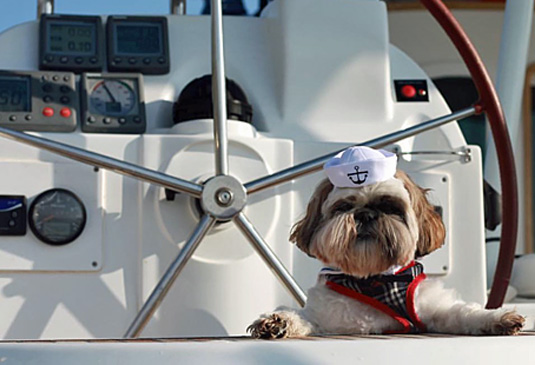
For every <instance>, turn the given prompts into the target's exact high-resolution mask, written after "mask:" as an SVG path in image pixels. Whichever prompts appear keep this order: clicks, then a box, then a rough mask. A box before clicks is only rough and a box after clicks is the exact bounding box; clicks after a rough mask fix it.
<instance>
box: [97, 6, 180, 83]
mask: <svg viewBox="0 0 535 365" xmlns="http://www.w3.org/2000/svg"><path fill="white" fill-rule="evenodd" d="M106 32H107V36H106V39H107V52H108V57H107V58H108V70H109V71H122V72H141V73H143V74H151V75H163V74H167V73H169V69H170V60H169V41H168V30H167V19H166V18H165V17H160V16H122V15H120V16H109V17H108V20H107V21H106Z"/></svg>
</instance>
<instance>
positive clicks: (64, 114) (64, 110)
mask: <svg viewBox="0 0 535 365" xmlns="http://www.w3.org/2000/svg"><path fill="white" fill-rule="evenodd" d="M59 114H61V116H62V117H63V118H68V117H70V116H71V114H72V112H71V110H70V109H69V108H62V109H61V110H60V111H59Z"/></svg>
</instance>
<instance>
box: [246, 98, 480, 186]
mask: <svg viewBox="0 0 535 365" xmlns="http://www.w3.org/2000/svg"><path fill="white" fill-rule="evenodd" d="M477 113H478V110H477V108H476V107H473V106H472V107H468V108H465V109H461V110H459V111H457V112H454V113H451V114H448V115H444V116H442V117H439V118H435V119H431V120H428V121H426V122H423V123H420V124H418V125H415V126H412V127H409V128H406V129H403V130H401V131H398V132H394V133H390V134H386V135H384V136H381V137H378V138H374V139H371V140H369V141H366V142H363V143H359V144H357V146H368V147H373V148H381V147H385V146H388V145H389V144H392V143H394V142H397V141H400V140H402V139H405V138H408V137H412V136H415V135H417V134H419V133H423V132H426V131H428V130H430V129H433V128H436V127H440V126H441V125H443V124H446V123H450V122H453V121H455V120H460V119H463V118H467V117H469V116H472V115H474V114H477ZM344 149H345V148H344ZM344 149H342V150H338V151H335V152H332V153H329V154H326V155H323V156H320V157H317V158H315V159H313V160H309V161H307V162H303V163H301V164H299V165H295V166H293V167H289V168H287V169H284V170H281V171H278V172H275V173H273V174H270V175H267V176H264V177H261V178H259V179H256V180H253V181H250V182H248V183H246V184H245V189H246V191H247V194H252V193H257V192H259V191H262V190H265V189H269V188H271V187H274V186H277V185H280V184H283V183H285V182H288V181H291V180H293V179H295V178H297V177H300V176H304V175H308V174H311V173H313V172H316V171H319V170H321V168H322V166H323V165H324V164H325V162H327V161H328V160H329V159H330V158H332V157H333V156H335V155H336V154H337V153H339V152H341V151H343V150H344Z"/></svg>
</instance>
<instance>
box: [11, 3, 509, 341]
mask: <svg viewBox="0 0 535 365" xmlns="http://www.w3.org/2000/svg"><path fill="white" fill-rule="evenodd" d="M211 1H212V2H211V4H212V75H213V77H212V90H213V92H212V97H213V101H214V103H213V104H214V144H215V171H216V173H215V176H213V177H212V178H210V179H208V180H207V181H205V182H204V183H202V184H199V183H195V182H192V181H187V180H183V179H180V178H177V177H174V176H170V175H167V174H164V173H161V172H159V171H155V170H151V169H147V168H144V167H141V166H138V165H135V164H132V163H128V162H125V161H121V160H118V159H114V158H111V157H108V156H104V155H101V154H98V153H94V152H90V151H86V150H84V149H81V148H78V147H74V146H69V145H66V144H63V143H59V142H55V141H51V140H48V139H45V138H42V137H38V136H34V135H30V134H26V133H24V132H17V131H13V130H10V129H6V128H2V127H0V135H1V136H4V137H6V138H9V139H13V140H16V141H18V142H22V143H25V144H28V145H31V146H34V147H37V148H40V149H44V150H47V151H50V152H53V153H57V154H60V155H62V156H64V157H67V158H70V159H73V160H76V161H80V162H83V163H86V164H90V165H93V166H97V167H100V168H104V169H108V170H112V171H115V172H118V173H120V174H123V175H126V176H130V177H134V178H137V179H139V180H141V181H144V182H148V183H152V184H156V185H158V186H161V187H163V188H166V189H169V190H172V191H175V192H180V193H184V194H187V195H189V196H191V197H193V198H197V199H199V200H200V203H201V206H202V210H203V215H202V216H201V218H200V220H199V223H198V224H197V226H196V228H195V229H194V231H193V232H192V233H191V235H190V236H189V238H188V240H187V241H186V243H185V245H184V247H183V248H182V249H181V250H180V252H179V253H178V255H177V257H176V258H175V259H174V260H173V262H172V263H171V265H170V266H169V268H168V269H167V270H166V272H165V273H164V275H163V276H162V278H161V279H160V281H159V283H158V284H157V285H156V287H155V288H154V290H153V292H152V293H151V295H150V296H149V298H148V299H147V300H146V302H145V303H144V305H143V307H142V308H141V310H140V311H139V313H138V314H137V316H136V318H135V319H134V321H133V322H132V324H131V325H130V327H129V328H128V330H127V332H126V334H125V337H126V338H133V337H138V336H139V334H140V333H141V331H142V330H143V328H144V327H145V325H146V324H147V323H148V321H149V320H150V319H151V317H152V315H153V314H154V312H155V311H156V309H157V308H158V306H159V304H160V303H161V301H162V300H163V298H164V297H165V295H166V294H167V292H168V291H169V289H170V288H171V286H172V285H173V283H174V281H175V279H176V278H177V277H178V275H179V274H180V272H181V271H182V269H183V268H184V266H185V265H186V263H187V261H188V260H189V258H190V257H191V256H192V255H193V253H194V251H195V249H196V248H197V247H198V245H199V244H200V243H201V241H202V240H203V238H204V237H205V235H206V234H207V233H208V232H209V231H210V230H211V228H212V227H213V226H214V225H215V223H216V222H218V221H229V220H231V221H233V222H234V224H236V226H237V227H238V228H239V230H240V231H241V232H242V233H243V234H244V235H245V237H246V238H247V239H248V241H249V242H250V243H251V244H252V246H253V247H254V249H255V250H256V252H257V253H258V254H259V255H260V256H261V257H262V259H263V260H264V261H265V262H266V264H267V265H268V266H269V267H270V269H271V270H272V271H273V273H274V274H275V275H276V276H277V277H278V278H279V279H280V281H281V282H282V284H283V285H284V286H285V287H286V288H287V289H288V291H289V292H290V294H291V295H292V296H293V297H294V298H295V300H296V301H297V302H298V303H299V304H300V305H301V306H303V305H304V303H305V302H306V295H305V293H304V291H303V290H302V289H301V288H300V287H299V285H298V284H297V282H296V281H295V279H294V278H293V277H292V275H291V274H290V273H289V272H288V270H286V268H285V267H284V265H283V264H282V263H281V261H280V260H279V259H278V258H277V256H276V255H275V253H274V252H273V251H272V250H271V248H270V247H269V245H268V244H267V243H266V242H265V241H264V239H263V238H262V236H261V235H260V234H259V233H258V231H257V230H256V228H255V227H254V225H253V224H252V223H251V222H250V221H249V220H248V218H247V217H246V216H245V214H244V212H243V208H244V207H245V206H246V204H247V197H248V196H249V195H252V194H255V193H257V192H259V191H263V190H265V189H268V188H271V187H273V186H277V185H280V184H283V183H286V182H288V181H291V180H293V179H295V178H298V177H300V176H303V175H307V174H310V173H313V172H316V171H319V170H321V168H322V166H323V164H324V163H325V162H326V161H327V160H329V159H330V158H331V157H332V156H334V155H335V154H336V153H338V152H339V151H335V152H333V153H331V154H328V155H324V156H321V157H318V158H315V159H313V160H310V161H308V162H304V163H301V164H299V165H296V166H293V167H290V168H287V169H285V170H282V171H279V172H276V173H274V174H271V175H267V176H264V177H261V178H258V179H256V180H253V181H250V182H248V183H245V184H242V183H241V182H240V181H239V180H237V179H236V178H235V177H233V176H232V175H230V174H229V168H228V150H227V144H228V137H227V125H226V124H227V123H226V117H227V110H226V87H225V74H224V58H223V35H222V34H223V32H222V9H221V0H211ZM421 2H422V3H423V5H424V6H425V7H426V8H427V9H428V10H429V11H430V12H431V14H432V15H433V16H434V17H435V18H436V20H437V21H438V22H439V23H440V25H441V26H442V27H443V29H444V30H445V31H446V33H447V34H448V36H449V37H450V39H451V40H452V42H453V43H454V45H455V46H456V47H457V49H458V50H459V52H460V54H461V56H462V57H463V60H464V62H465V63H466V65H467V67H468V69H469V71H470V74H471V75H472V78H473V80H474V83H475V85H476V87H477V89H478V91H479V94H480V99H481V100H480V102H478V103H477V104H476V105H474V106H472V107H469V108H466V109H463V110H460V111H457V112H454V113H451V114H449V115H446V116H443V117H440V118H436V119H433V120H429V121H427V122H424V123H422V124H419V125H416V126H413V127H410V128H407V129H405V130H402V131H399V132H395V133H391V134H388V135H385V136H382V137H379V138H375V139H373V140H370V141H367V142H364V143H361V144H360V145H366V146H370V147H375V148H380V147H384V146H386V145H389V144H391V143H394V142H396V141H399V140H402V139H404V138H407V137H411V136H414V135H416V134H418V133H421V132H424V131H427V130H429V129H431V128H436V127H438V126H440V125H443V124H445V123H449V122H451V121H455V120H458V119H462V118H465V117H468V116H471V115H474V114H478V113H482V112H485V113H486V114H487V117H488V120H489V122H490V126H491V129H492V133H493V136H494V140H495V143H496V149H497V152H498V161H499V165H500V177H501V184H502V196H503V204H502V206H503V227H502V241H501V245H500V253H499V258H498V265H497V269H496V274H495V277H494V283H493V286H492V290H491V293H490V296H489V300H488V303H487V307H488V308H496V307H499V306H500V305H501V304H502V302H503V298H504V296H505V290H506V289H507V285H508V282H509V277H510V274H511V269H512V263H513V258H514V252H515V243H516V235H517V220H518V201H517V186H516V173H515V167H514V159H513V152H512V148H511V142H510V140H509V134H508V131H507V127H506V123H505V119H504V116H503V112H502V109H501V107H500V103H499V100H498V97H497V95H496V91H495V89H494V87H493V86H492V83H491V81H490V78H489V76H488V74H487V72H486V70H485V67H484V66H483V63H482V62H481V59H480V58H479V56H478V54H477V52H476V51H475V48H474V47H473V46H472V44H471V43H470V41H469V39H468V37H467V36H466V34H465V33H464V31H463V30H462V28H461V27H460V25H459V24H458V23H457V21H456V20H455V19H454V18H453V16H452V15H451V13H450V11H449V10H448V9H447V7H446V6H445V5H444V4H443V3H442V2H441V1H440V0H421Z"/></svg>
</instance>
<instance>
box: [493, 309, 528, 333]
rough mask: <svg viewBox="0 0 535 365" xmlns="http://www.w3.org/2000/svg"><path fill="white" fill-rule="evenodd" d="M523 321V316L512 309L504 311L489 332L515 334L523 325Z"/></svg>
mask: <svg viewBox="0 0 535 365" xmlns="http://www.w3.org/2000/svg"><path fill="white" fill-rule="evenodd" d="M525 321H526V319H525V318H524V317H522V316H521V315H520V314H518V313H516V312H514V311H510V312H505V313H504V314H503V315H502V316H501V317H500V318H499V320H498V321H497V322H496V323H494V325H493V326H492V329H491V334H493V335H516V334H518V332H520V330H521V329H522V327H523V326H524V322H525Z"/></svg>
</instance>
